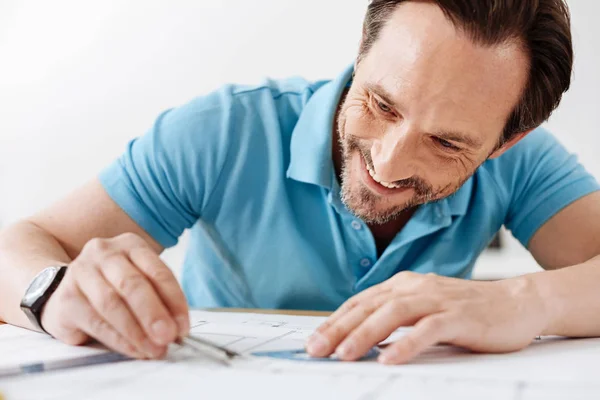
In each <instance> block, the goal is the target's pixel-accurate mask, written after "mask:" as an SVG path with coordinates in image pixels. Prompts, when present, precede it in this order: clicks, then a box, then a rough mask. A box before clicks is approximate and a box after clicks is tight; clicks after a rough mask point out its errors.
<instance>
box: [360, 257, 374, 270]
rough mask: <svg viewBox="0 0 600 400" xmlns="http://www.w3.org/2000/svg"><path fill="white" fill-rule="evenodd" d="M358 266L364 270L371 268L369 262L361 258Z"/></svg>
mask: <svg viewBox="0 0 600 400" xmlns="http://www.w3.org/2000/svg"><path fill="white" fill-rule="evenodd" d="M360 266H361V267H364V268H368V267H370V266H371V260H369V259H368V258H363V259H362V260H360Z"/></svg>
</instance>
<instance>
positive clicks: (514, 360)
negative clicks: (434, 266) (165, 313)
mask: <svg viewBox="0 0 600 400" xmlns="http://www.w3.org/2000/svg"><path fill="white" fill-rule="evenodd" d="M191 318H192V326H193V328H192V333H193V334H194V335H196V336H200V337H203V338H205V339H208V340H211V341H213V342H215V343H217V344H220V345H223V346H225V347H227V348H229V349H232V350H235V351H237V352H241V353H242V354H244V355H245V356H244V357H241V358H239V359H235V360H234V361H233V365H232V366H231V367H225V366H222V365H219V364H215V363H214V362H213V361H212V360H210V359H206V358H203V357H201V356H199V355H198V354H196V353H193V352H190V351H189V350H187V349H185V348H181V347H178V346H176V345H174V346H172V348H171V349H170V351H169V354H168V356H167V357H166V359H164V360H160V361H125V362H119V363H114V364H103V365H97V366H91V367H85V368H78V369H72V370H66V371H60V372H52V373H44V374H39V375H29V376H22V377H17V378H7V379H0V392H1V393H3V395H4V397H5V400H13V399H15V400H29V399H32V400H33V399H35V400H39V399H48V400H52V399H57V400H58V399H66V400H71V399H72V400H75V399H77V400H79V399H91V400H96V399H98V400H100V399H103V400H105V399H107V398H108V399H110V400H119V399H132V398H133V399H136V398H143V399H165V398H167V397H168V396H171V397H173V398H185V399H191V398H208V399H213V398H219V399H221V398H223V399H228V398H231V399H240V398H249V399H253V398H257V399H285V400H288V399H303V400H306V399H307V398H310V399H311V400H312V399H320V398H323V399H338V398H347V399H357V400H366V399H375V400H379V399H381V400H383V399H402V398H406V399H421V398H423V399H428V398H441V397H442V396H443V398H444V399H460V400H465V399H478V400H479V399H483V398H485V399H510V400H528V399H565V398H568V399H590V398H600V340H599V339H579V340H567V339H562V338H544V339H543V340H541V341H536V342H535V343H533V344H532V345H531V346H529V347H528V348H527V349H525V350H523V351H521V352H518V353H513V354H502V355H482V354H473V353H470V352H467V351H465V350H461V349H457V348H453V347H449V346H436V347H434V348H432V349H430V350H429V351H427V352H426V353H424V354H423V355H421V356H420V357H418V358H417V359H416V360H414V361H413V362H411V363H409V364H407V365H402V366H384V365H379V364H377V363H376V362H375V361H362V362H355V363H345V362H327V363H322V362H317V363H315V362H304V361H291V360H284V359H275V358H265V357H253V356H251V354H252V353H255V352H270V351H287V350H298V349H302V348H303V346H304V342H305V340H306V338H307V337H308V336H310V334H311V333H312V332H313V331H314V330H315V329H316V328H317V327H318V326H319V325H320V324H321V323H322V322H323V321H324V318H322V317H305V316H289V315H270V314H248V313H217V312H210V311H192V312H191ZM405 331H406V329H400V330H398V331H397V332H395V333H394V334H393V337H391V338H390V339H389V341H393V340H394V339H395V338H397V337H399V336H401V335H402V334H403V333H404V332H405ZM103 351H105V350H103V349H102V348H99V347H98V346H96V347H70V346H67V345H64V344H62V343H60V342H58V341H56V340H54V339H51V338H49V337H47V336H45V335H41V334H37V333H34V332H29V331H26V330H23V329H20V328H15V327H12V326H8V325H2V326H0V368H2V367H7V366H11V365H15V364H16V365H18V364H22V363H27V362H37V361H50V360H60V359H62V358H68V357H73V356H86V355H90V354H98V353H99V352H103Z"/></svg>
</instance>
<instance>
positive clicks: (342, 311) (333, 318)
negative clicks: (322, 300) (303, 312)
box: [317, 284, 391, 332]
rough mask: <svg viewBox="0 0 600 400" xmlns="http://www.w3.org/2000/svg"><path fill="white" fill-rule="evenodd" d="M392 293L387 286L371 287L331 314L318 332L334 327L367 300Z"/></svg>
mask: <svg viewBox="0 0 600 400" xmlns="http://www.w3.org/2000/svg"><path fill="white" fill-rule="evenodd" d="M390 291H391V289H390V288H389V287H388V286H386V285H384V284H379V285H375V286H371V287H370V288H368V289H365V290H363V291H362V292H360V293H359V294H357V295H355V296H352V297H351V298H349V299H348V300H346V301H345V302H344V303H343V304H342V305H341V306H340V307H339V308H338V309H337V310H336V311H335V312H333V314H331V315H330V316H329V317H328V318H327V320H326V321H325V322H324V323H323V324H321V326H319V328H318V329H317V331H319V332H320V331H322V330H325V329H327V328H329V327H330V326H332V325H334V324H335V323H336V322H337V321H338V320H339V319H340V318H342V317H343V316H344V315H346V314H347V313H348V312H350V311H351V310H352V309H354V308H356V307H358V306H359V305H360V304H362V303H363V302H365V301H366V300H367V299H370V298H372V297H376V296H379V295H381V294H384V293H388V292H390Z"/></svg>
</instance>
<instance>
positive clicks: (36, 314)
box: [21, 266, 67, 333]
mask: <svg viewBox="0 0 600 400" xmlns="http://www.w3.org/2000/svg"><path fill="white" fill-rule="evenodd" d="M66 272H67V266H58V267H49V268H46V269H44V270H43V271H42V272H40V273H39V274H38V275H37V276H36V277H35V278H34V279H33V281H32V282H31V284H30V285H29V287H28V288H27V290H26V292H25V296H23V299H22V300H21V310H23V312H24V313H25V315H27V318H28V319H29V321H30V322H31V324H32V325H33V326H34V327H35V328H36V329H37V330H39V331H42V332H46V333H48V332H47V331H46V330H45V329H44V327H43V326H42V312H43V311H44V307H45V306H46V303H47V302H48V300H50V297H51V296H52V294H53V293H54V292H55V291H56V289H57V288H58V285H59V284H60V282H61V281H62V280H63V278H64V276H65V274H66Z"/></svg>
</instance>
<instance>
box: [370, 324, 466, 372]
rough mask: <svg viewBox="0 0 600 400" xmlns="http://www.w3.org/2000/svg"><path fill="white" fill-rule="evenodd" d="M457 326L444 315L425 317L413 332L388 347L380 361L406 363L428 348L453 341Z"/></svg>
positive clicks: (384, 362)
mask: <svg viewBox="0 0 600 400" xmlns="http://www.w3.org/2000/svg"><path fill="white" fill-rule="evenodd" d="M457 325H458V324H456V322H455V321H454V322H453V321H452V319H451V318H448V317H447V316H445V315H444V314H434V315H431V316H428V317H425V318H423V319H421V320H420V321H419V322H417V324H416V325H415V328H414V329H413V330H412V331H410V332H409V333H407V334H406V335H405V336H403V337H402V338H400V339H398V341H397V342H396V343H393V344H391V345H390V346H388V347H387V348H386V349H385V351H384V352H383V353H382V354H381V355H380V356H379V359H378V361H379V362H381V363H383V364H402V363H406V362H408V361H409V360H411V359H413V358H415V357H416V356H417V355H419V354H420V353H422V352H423V351H425V350H426V349H427V348H428V347H431V346H433V345H435V344H437V343H441V342H447V341H448V342H449V341H451V340H452V339H453V337H454V336H455V335H454V331H455V330H456V326H457Z"/></svg>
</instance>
